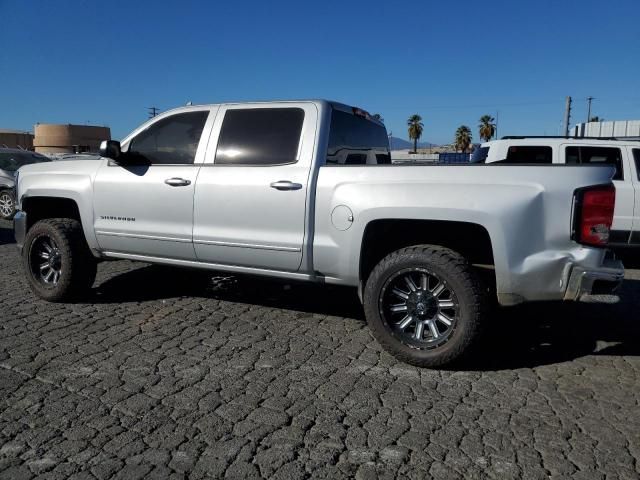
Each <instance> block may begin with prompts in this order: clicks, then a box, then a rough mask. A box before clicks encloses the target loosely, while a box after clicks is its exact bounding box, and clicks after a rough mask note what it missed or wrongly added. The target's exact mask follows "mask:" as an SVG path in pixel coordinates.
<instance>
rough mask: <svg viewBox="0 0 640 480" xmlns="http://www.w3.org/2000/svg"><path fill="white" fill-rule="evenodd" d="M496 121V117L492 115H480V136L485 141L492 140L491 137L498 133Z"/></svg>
mask: <svg viewBox="0 0 640 480" xmlns="http://www.w3.org/2000/svg"><path fill="white" fill-rule="evenodd" d="M495 121H496V119H495V118H493V117H492V116H491V115H483V116H481V117H480V124H479V125H478V129H479V131H480V138H481V139H482V140H484V141H485V142H488V141H489V140H491V138H492V137H493V136H494V135H495V134H496V124H495Z"/></svg>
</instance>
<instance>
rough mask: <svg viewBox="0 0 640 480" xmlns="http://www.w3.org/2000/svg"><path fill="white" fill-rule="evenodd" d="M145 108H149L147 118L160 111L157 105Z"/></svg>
mask: <svg viewBox="0 0 640 480" xmlns="http://www.w3.org/2000/svg"><path fill="white" fill-rule="evenodd" d="M147 110H149V118H153V117H155V116H156V115H158V114H159V113H160V110H159V109H158V107H149V108H148V109H147Z"/></svg>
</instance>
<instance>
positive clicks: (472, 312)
mask: <svg viewBox="0 0 640 480" xmlns="http://www.w3.org/2000/svg"><path fill="white" fill-rule="evenodd" d="M486 304H487V298H486V292H485V291H483V289H482V288H481V285H480V282H479V280H478V278H477V276H476V275H475V273H474V271H473V269H472V268H471V265H469V263H468V262H467V261H466V260H465V259H464V258H463V257H462V256H461V255H459V254H458V253H456V252H454V251H452V250H449V249H447V248H443V247H438V246H431V245H419V246H414V247H409V248H404V249H401V250H398V251H396V252H393V253H391V254H390V255H388V256H387V257H385V258H384V259H383V260H382V261H381V262H380V263H379V264H378V265H377V266H376V267H375V268H374V270H373V272H372V273H371V275H370V277H369V279H368V280H367V284H366V287H365V295H364V307H365V314H366V317H367V322H368V324H369V326H370V328H371V330H372V332H373V334H374V336H375V337H376V339H377V340H378V341H379V342H380V344H381V345H382V346H383V347H384V348H385V349H386V350H387V351H388V352H389V353H391V354H392V355H394V356H395V357H397V358H398V359H400V360H402V361H404V362H406V363H410V364H412V365H417V366H421V367H439V366H444V365H447V364H450V363H452V362H454V361H456V360H458V359H460V358H461V357H462V356H463V355H465V354H466V353H468V352H469V350H470V349H471V347H472V346H473V344H474V343H475V342H476V341H477V339H478V337H479V334H480V331H481V327H482V322H483V320H484V316H485V311H486Z"/></svg>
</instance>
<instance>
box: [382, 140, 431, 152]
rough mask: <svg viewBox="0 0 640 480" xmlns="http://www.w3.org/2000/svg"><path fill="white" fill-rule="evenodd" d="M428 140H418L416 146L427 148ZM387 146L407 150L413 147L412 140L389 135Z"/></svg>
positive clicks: (392, 148)
mask: <svg viewBox="0 0 640 480" xmlns="http://www.w3.org/2000/svg"><path fill="white" fill-rule="evenodd" d="M429 145H432V144H430V143H429V142H418V148H429ZM389 147H390V148H391V150H407V149H409V148H413V142H410V141H409V140H405V139H404V138H398V137H389Z"/></svg>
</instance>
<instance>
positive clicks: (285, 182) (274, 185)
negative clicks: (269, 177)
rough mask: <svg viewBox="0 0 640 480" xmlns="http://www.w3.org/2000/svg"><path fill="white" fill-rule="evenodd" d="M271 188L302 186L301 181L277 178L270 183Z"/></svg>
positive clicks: (298, 188) (298, 187)
mask: <svg viewBox="0 0 640 480" xmlns="http://www.w3.org/2000/svg"><path fill="white" fill-rule="evenodd" d="M271 188H275V189H276V190H300V189H301V188H302V184H301V183H293V182H290V181H289V180H279V181H277V182H273V183H272V184H271Z"/></svg>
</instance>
